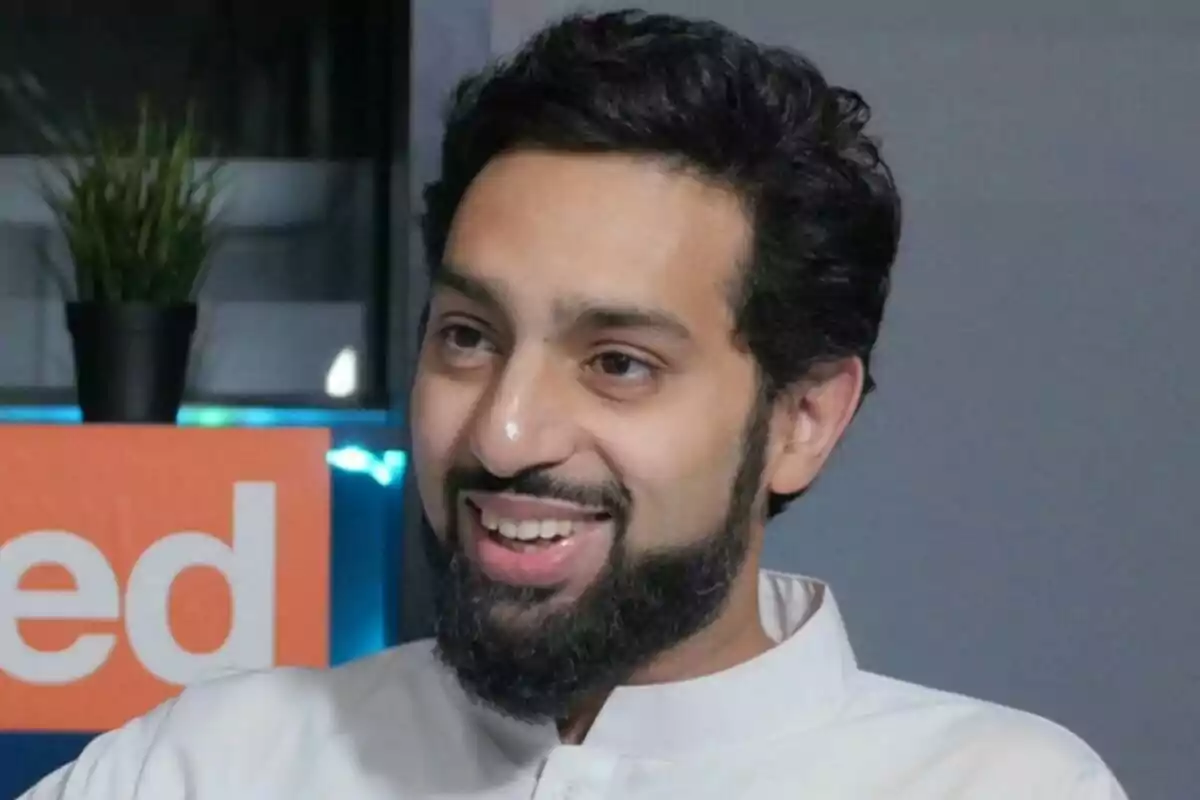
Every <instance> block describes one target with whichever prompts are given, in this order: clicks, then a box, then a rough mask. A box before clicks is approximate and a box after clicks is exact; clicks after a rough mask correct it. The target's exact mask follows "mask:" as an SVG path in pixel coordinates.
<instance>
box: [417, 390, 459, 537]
mask: <svg viewBox="0 0 1200 800" xmlns="http://www.w3.org/2000/svg"><path fill="white" fill-rule="evenodd" d="M464 395H465V393H464V392H463V391H462V390H461V388H457V389H456V387H454V386H452V385H449V384H448V383H447V382H445V381H439V380H438V379H437V378H431V377H426V376H422V375H418V376H417V380H416V382H415V383H414V386H413V392H412V396H411V400H410V403H409V408H410V415H409V424H410V426H411V433H412V463H413V473H414V475H415V477H416V480H417V490H418V492H419V493H420V496H421V505H422V506H423V507H424V509H425V515H426V516H427V517H428V518H429V522H430V524H431V525H433V528H434V530H435V531H437V532H438V534H439V535H440V534H441V532H442V529H443V528H444V527H445V517H446V513H445V508H444V507H443V497H442V492H443V486H444V482H445V476H446V472H447V471H448V470H449V468H450V467H451V466H452V465H453V464H454V463H455V461H456V459H457V452H458V449H459V447H460V443H461V442H462V441H463V438H464V431H465V430H466V426H467V425H468V424H469V420H470V417H471V408H472V404H471V402H470V398H469V397H466V396H464Z"/></svg>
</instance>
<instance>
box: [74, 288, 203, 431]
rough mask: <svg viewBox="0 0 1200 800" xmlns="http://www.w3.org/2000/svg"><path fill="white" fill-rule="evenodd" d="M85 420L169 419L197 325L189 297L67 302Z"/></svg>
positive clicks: (178, 397)
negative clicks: (165, 301)
mask: <svg viewBox="0 0 1200 800" xmlns="http://www.w3.org/2000/svg"><path fill="white" fill-rule="evenodd" d="M67 328H68V330H70V332H71V341H72V343H73V344H74V349H75V387H76V390H77V392H78V395H79V406H80V409H81V410H82V411H83V421H84V422H112V423H148V424H155V423H157V424H174V423H175V418H176V416H177V415H178V414H179V406H180V404H181V403H182V402H183V390H184V386H185V385H186V383H187V369H188V356H189V353H190V351H191V347H192V335H193V334H194V333H195V330H196V306H195V304H192V303H180V304H178V305H166V306H155V305H148V304H140V303H128V304H107V303H91V302H88V303H67Z"/></svg>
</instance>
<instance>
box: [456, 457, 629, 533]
mask: <svg viewBox="0 0 1200 800" xmlns="http://www.w3.org/2000/svg"><path fill="white" fill-rule="evenodd" d="M445 485H446V507H447V508H454V507H455V506H456V502H457V500H458V496H459V495H460V494H462V493H463V492H488V493H494V494H504V493H509V494H521V495H526V496H529V497H538V498H541V499H544V500H559V501H561V502H564V503H573V504H575V505H580V506H588V507H590V508H597V509H600V510H601V511H603V512H604V513H606V514H608V515H609V516H611V517H612V518H613V519H614V520H616V521H617V522H618V523H623V522H624V521H625V520H627V519H628V518H629V511H630V508H631V507H632V505H633V500H632V497H631V496H630V492H629V490H628V489H626V488H625V487H624V486H622V485H621V484H620V483H618V482H617V481H605V482H603V483H594V484H582V483H576V482H574V481H566V480H563V479H562V478H558V477H556V476H554V475H551V474H550V473H549V472H548V471H547V470H545V469H543V468H540V467H535V468H531V469H527V470H522V471H521V472H518V473H516V474H514V475H509V476H500V475H495V474H493V473H492V472H489V471H488V470H487V469H484V468H483V467H453V468H451V470H450V471H449V472H448V473H447V474H446V484H445Z"/></svg>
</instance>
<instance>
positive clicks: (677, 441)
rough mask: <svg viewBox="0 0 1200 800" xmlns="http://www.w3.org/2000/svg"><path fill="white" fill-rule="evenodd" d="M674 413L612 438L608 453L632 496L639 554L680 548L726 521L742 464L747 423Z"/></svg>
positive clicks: (633, 537)
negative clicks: (643, 550)
mask: <svg viewBox="0 0 1200 800" xmlns="http://www.w3.org/2000/svg"><path fill="white" fill-rule="evenodd" d="M709 411H710V413H708V414H707V415H704V417H703V418H698V417H697V416H696V415H684V414H682V413H675V414H671V415H666V416H664V417H663V418H662V419H655V420H654V421H653V422H652V423H651V422H649V421H648V422H647V423H646V424H641V423H638V424H630V423H629V422H626V424H625V425H623V426H621V427H620V428H619V429H617V430H614V431H613V432H612V437H611V438H609V439H607V447H606V449H607V450H608V451H609V454H610V457H611V458H612V460H613V461H614V462H615V463H616V464H617V466H618V469H619V470H620V473H621V477H622V480H623V481H625V483H626V485H627V486H628V487H629V489H630V490H631V491H632V492H633V497H634V504H635V509H634V519H633V521H632V524H631V526H630V531H629V537H630V540H631V542H632V543H633V544H634V546H635V547H642V548H644V547H654V546H657V545H664V546H669V545H682V544H688V543H690V542H693V541H697V540H699V539H702V538H704V537H707V536H709V535H711V534H712V533H713V531H714V530H715V528H716V526H717V525H719V524H721V522H722V521H723V520H724V519H725V514H726V512H727V510H728V507H729V499H730V490H731V487H732V484H733V480H734V477H735V475H736V473H737V468H738V466H739V465H740V463H741V460H742V429H743V426H744V420H743V419H741V418H735V417H734V416H733V415H730V414H729V413H728V412H725V411H722V412H720V416H719V417H716V418H714V415H713V414H712V413H711V411H712V409H711V408H710V409H709Z"/></svg>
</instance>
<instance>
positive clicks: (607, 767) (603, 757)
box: [531, 745, 619, 800]
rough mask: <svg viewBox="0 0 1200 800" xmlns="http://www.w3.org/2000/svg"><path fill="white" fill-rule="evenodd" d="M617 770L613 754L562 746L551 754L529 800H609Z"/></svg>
mask: <svg viewBox="0 0 1200 800" xmlns="http://www.w3.org/2000/svg"><path fill="white" fill-rule="evenodd" d="M618 766H619V763H618V758H617V757H616V756H614V755H612V754H609V753H604V752H601V751H598V750H590V749H588V748H586V747H574V746H565V745H564V746H562V747H556V748H555V749H554V750H552V751H550V754H549V755H548V756H547V757H546V762H545V764H544V765H543V767H542V771H541V774H540V775H539V776H538V781H537V786H536V788H535V789H534V792H533V797H532V798H531V800H608V798H612V797H616V796H617V795H616V794H615V793H614V791H613V790H614V789H615V787H614V785H613V783H614V780H615V778H616V775H617V767H618Z"/></svg>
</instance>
